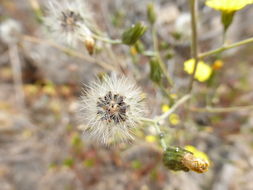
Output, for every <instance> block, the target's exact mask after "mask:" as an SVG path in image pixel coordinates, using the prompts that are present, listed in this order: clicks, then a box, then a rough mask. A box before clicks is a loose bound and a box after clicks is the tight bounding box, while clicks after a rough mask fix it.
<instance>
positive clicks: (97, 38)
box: [92, 34, 122, 44]
mask: <svg viewBox="0 0 253 190" xmlns="http://www.w3.org/2000/svg"><path fill="white" fill-rule="evenodd" d="M92 37H93V38H95V39H96V40H100V41H102V42H106V43H109V44H122V41H121V40H119V39H116V40H113V39H110V38H106V37H103V36H99V35H96V34H92Z"/></svg>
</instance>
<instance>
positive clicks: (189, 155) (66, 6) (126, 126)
mask: <svg viewBox="0 0 253 190" xmlns="http://www.w3.org/2000/svg"><path fill="white" fill-rule="evenodd" d="M188 1H189V5H190V6H189V7H190V12H191V29H192V33H191V52H192V54H191V58H190V59H189V58H186V59H185V60H186V61H185V62H184V64H183V68H181V69H182V70H184V71H185V72H186V73H188V74H190V79H189V84H188V88H187V90H186V91H185V92H186V94H185V95H183V96H182V97H181V98H173V96H172V95H173V94H175V93H174V92H173V93H172V92H171V91H170V89H171V88H173V87H174V81H173V77H171V71H170V67H169V65H168V64H167V60H168V59H169V58H167V57H166V56H165V53H164V52H163V53H162V52H161V51H162V50H161V44H160V43H159V36H158V34H157V26H156V21H157V18H156V17H157V15H156V12H155V8H154V5H153V4H148V6H147V21H148V22H149V27H147V26H146V25H145V24H144V23H143V22H137V24H134V25H132V26H131V27H130V28H127V29H126V30H125V31H124V32H123V33H122V35H121V38H120V39H110V38H108V37H105V36H107V35H101V34H97V33H95V32H94V31H93V30H92V28H93V27H92V22H91V20H92V18H91V14H90V12H89V10H88V8H87V6H86V5H85V4H84V2H83V1H81V0H74V1H67V0H64V1H63V2H61V3H60V2H57V1H53V0H51V2H50V3H49V5H50V6H49V14H48V16H47V17H46V18H45V23H46V24H47V25H48V26H49V28H50V29H51V31H52V33H53V34H54V35H55V36H56V37H57V38H58V39H60V40H63V41H64V42H65V43H67V44H69V45H77V44H78V43H79V42H85V45H86V47H87V49H88V51H89V52H90V53H92V52H93V49H94V40H95V39H96V40H101V41H103V42H105V43H110V44H117V45H119V44H122V45H128V46H129V47H130V48H129V49H130V52H131V58H132V60H133V62H135V63H138V62H137V61H136V60H138V59H137V58H138V56H145V57H146V58H147V60H148V62H149V64H147V66H148V67H149V71H150V74H149V79H150V80H151V81H153V83H154V84H155V85H156V87H158V88H159V89H160V90H161V92H162V93H163V94H164V97H166V98H167V99H168V102H169V103H168V105H167V103H166V105H167V106H166V108H165V107H163V112H162V114H161V115H155V116H154V117H153V118H145V117H144V116H145V113H146V106H145V103H144V100H143V95H142V92H141V90H140V88H139V87H137V85H136V83H135V82H133V81H132V80H130V79H129V78H127V77H123V76H122V77H115V76H112V77H108V76H106V77H104V78H102V80H97V81H95V82H92V83H90V84H89V85H88V86H87V87H86V88H85V90H84V92H83V95H82V97H81V102H80V110H79V111H80V116H81V119H82V121H83V122H84V127H83V128H82V129H83V131H84V133H85V134H87V135H88V137H90V138H92V139H94V140H96V141H98V142H100V143H103V144H107V145H108V144H111V143H119V142H126V141H131V140H133V139H134V131H135V129H136V128H138V127H139V126H141V125H146V126H149V127H150V126H151V127H153V128H154V129H155V130H156V134H155V135H157V137H158V138H157V139H159V141H160V144H161V147H162V148H163V164H164V165H165V166H166V167H167V168H168V169H170V170H174V171H186V172H187V171H194V172H197V173H204V172H206V171H208V168H209V166H210V161H209V158H208V156H204V157H203V155H206V154H204V153H202V152H201V151H198V150H197V149H196V148H195V147H192V146H191V147H190V148H189V146H188V147H185V148H182V147H177V146H176V147H175V146H171V145H170V144H169V143H168V142H167V141H166V134H164V132H163V130H162V127H163V125H165V124H166V123H167V124H168V123H169V122H171V123H172V124H174V125H177V124H179V123H183V118H182V117H180V114H176V113H174V112H175V111H176V110H177V109H178V107H180V106H181V105H183V104H185V103H186V101H188V100H189V99H191V97H192V96H194V92H193V88H194V82H195V79H196V80H198V81H199V82H203V83H204V82H206V81H208V80H209V79H210V78H211V76H212V74H213V72H214V71H217V70H219V69H220V68H221V67H222V65H223V63H219V64H218V63H216V65H213V67H211V66H209V65H208V64H206V63H205V58H206V57H208V56H213V55H216V54H221V53H222V52H223V51H226V50H228V49H231V48H235V47H238V46H241V45H245V44H249V43H252V42H253V38H249V39H246V40H243V41H240V42H236V43H233V44H229V45H228V44H226V43H225V40H224V41H223V45H222V46H221V47H220V48H217V49H214V50H210V51H207V52H203V53H200V52H199V49H200V48H199V47H198V30H197V28H198V27H197V25H198V20H197V18H198V16H197V13H198V2H197V0H188ZM251 3H252V1H250V0H241V1H237V0H207V1H206V5H207V6H209V7H211V8H214V9H216V10H219V11H221V12H222V14H221V20H222V23H223V25H224V33H226V31H227V29H228V27H229V26H230V24H231V23H232V20H233V17H234V13H235V12H236V11H238V10H240V9H242V8H243V7H245V6H246V5H248V4H251ZM149 29H150V34H151V35H152V38H151V40H152V46H151V48H150V49H148V50H147V47H145V45H143V44H144V43H143V44H142V43H141V41H140V40H141V37H142V36H143V35H144V33H145V32H146V31H148V30H149ZM111 54H113V53H112V52H111ZM94 62H96V61H94ZM100 65H101V64H100ZM136 68H137V67H136ZM141 72H142V71H141ZM204 84H205V83H204ZM179 94H180V93H179ZM186 107H189V105H187V106H186ZM203 110H204V111H210V108H208V109H207V108H203V109H201V111H203ZM222 111H223V110H222ZM181 119H182V120H181ZM147 137H148V138H146V139H148V140H147V141H149V142H154V141H156V138H154V134H152V135H148V136H147ZM199 155H202V157H200V156H199Z"/></svg>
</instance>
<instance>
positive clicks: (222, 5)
mask: <svg viewBox="0 0 253 190" xmlns="http://www.w3.org/2000/svg"><path fill="white" fill-rule="evenodd" d="M252 3H253V0H207V1H206V5H207V6H209V7H211V8H213V9H215V10H218V11H222V12H227V13H229V12H235V11H238V10H241V9H243V8H244V7H245V6H246V5H249V4H252Z"/></svg>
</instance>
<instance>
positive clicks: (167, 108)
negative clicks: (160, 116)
mask: <svg viewBox="0 0 253 190" xmlns="http://www.w3.org/2000/svg"><path fill="white" fill-rule="evenodd" d="M169 109H170V106H169V105H168V104H163V105H162V112H163V113H165V112H167V111H169Z"/></svg>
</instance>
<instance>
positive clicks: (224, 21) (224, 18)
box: [221, 12, 235, 32]
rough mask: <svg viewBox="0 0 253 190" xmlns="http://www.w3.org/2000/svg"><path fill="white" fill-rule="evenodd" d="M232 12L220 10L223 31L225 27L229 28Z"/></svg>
mask: <svg viewBox="0 0 253 190" xmlns="http://www.w3.org/2000/svg"><path fill="white" fill-rule="evenodd" d="M234 14H235V12H222V15H221V22H222V24H223V27H224V32H226V31H227V29H228V28H229V26H230V25H231V24H232V22H233V18H234Z"/></svg>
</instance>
